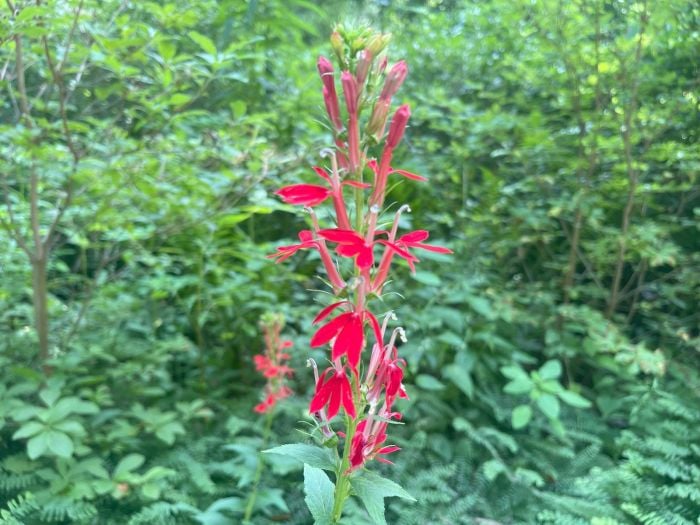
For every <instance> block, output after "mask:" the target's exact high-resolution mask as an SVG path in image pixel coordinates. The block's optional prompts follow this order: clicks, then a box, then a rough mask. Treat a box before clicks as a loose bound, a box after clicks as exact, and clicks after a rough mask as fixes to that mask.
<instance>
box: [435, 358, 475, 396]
mask: <svg viewBox="0 0 700 525" xmlns="http://www.w3.org/2000/svg"><path fill="white" fill-rule="evenodd" d="M442 375H443V376H444V377H446V378H447V379H449V380H450V381H452V382H453V383H454V384H455V385H456V386H457V388H459V389H460V390H461V391H462V392H464V394H465V395H466V396H467V397H468V398H469V399H473V396H474V383H473V382H472V376H471V375H470V374H469V372H468V371H467V370H465V369H464V368H463V367H461V366H459V365H457V364H454V363H453V364H449V365H447V366H445V367H444V368H443V369H442Z"/></svg>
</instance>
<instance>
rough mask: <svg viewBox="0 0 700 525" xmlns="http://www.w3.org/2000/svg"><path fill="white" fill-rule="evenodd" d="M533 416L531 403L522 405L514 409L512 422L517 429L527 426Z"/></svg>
mask: <svg viewBox="0 0 700 525" xmlns="http://www.w3.org/2000/svg"><path fill="white" fill-rule="evenodd" d="M531 418H532V408H531V407H530V405H520V406H517V407H515V408H514V409H513V414H512V415H511V423H512V424H513V428H514V429H516V430H517V429H519V428H523V427H524V426H526V425H527V424H528V423H529V422H530V419H531Z"/></svg>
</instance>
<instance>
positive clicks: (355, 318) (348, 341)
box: [311, 301, 381, 370]
mask: <svg viewBox="0 0 700 525" xmlns="http://www.w3.org/2000/svg"><path fill="white" fill-rule="evenodd" d="M345 303H346V301H341V302H339V303H335V304H332V305H330V306H327V307H326V308H324V309H323V310H322V311H321V313H320V314H318V315H317V316H316V319H314V323H318V322H320V321H322V320H323V319H324V318H325V317H327V316H328V315H329V314H330V313H331V312H332V311H333V310H334V309H335V308H337V307H338V306H340V305H341V304H345ZM365 319H369V321H370V323H371V324H372V328H373V329H374V331H375V335H377V339H378V340H379V339H381V334H380V329H379V323H378V322H377V319H376V317H374V315H373V314H372V313H371V312H369V311H364V312H362V313H357V312H345V313H342V314H340V315H338V316H337V317H335V318H333V319H332V320H331V321H330V322H328V323H326V324H324V325H323V326H322V327H321V328H319V329H318V330H317V331H316V333H315V334H314V336H313V337H312V338H311V347H312V348H315V347H317V346H321V345H324V344H326V343H328V342H329V341H330V340H331V339H333V338H335V341H334V343H333V352H332V355H331V358H332V359H334V360H335V359H338V358H339V357H341V356H342V355H343V354H345V355H347V358H348V364H349V365H350V366H351V367H352V369H353V370H356V369H357V364H358V363H359V362H360V353H361V352H362V348H363V347H364V346H365V330H364V321H365Z"/></svg>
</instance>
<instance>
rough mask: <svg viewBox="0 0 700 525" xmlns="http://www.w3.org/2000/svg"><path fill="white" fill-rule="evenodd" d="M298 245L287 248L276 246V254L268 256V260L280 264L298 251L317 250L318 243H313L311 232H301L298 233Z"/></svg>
mask: <svg viewBox="0 0 700 525" xmlns="http://www.w3.org/2000/svg"><path fill="white" fill-rule="evenodd" d="M299 240H300V241H301V242H300V243H299V244H290V245H288V246H278V247H277V253H273V254H270V255H268V256H267V257H268V258H270V259H277V260H276V261H275V262H276V263H280V262H282V261H284V260H285V259H288V258H289V257H291V256H292V255H294V254H295V253H296V252H298V251H299V250H308V249H309V248H316V249H318V242H316V241H314V235H313V233H311V230H302V231H300V232H299Z"/></svg>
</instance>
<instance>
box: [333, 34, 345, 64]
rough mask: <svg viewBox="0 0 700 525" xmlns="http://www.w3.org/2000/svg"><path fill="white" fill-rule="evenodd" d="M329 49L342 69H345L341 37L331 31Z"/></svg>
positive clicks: (343, 45)
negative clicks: (331, 49) (330, 48)
mask: <svg viewBox="0 0 700 525" xmlns="http://www.w3.org/2000/svg"><path fill="white" fill-rule="evenodd" d="M331 47H332V48H333V52H334V53H335V56H336V57H338V63H339V64H340V67H341V68H342V69H345V44H344V42H343V37H342V36H341V35H340V33H339V32H338V31H333V33H331Z"/></svg>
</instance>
